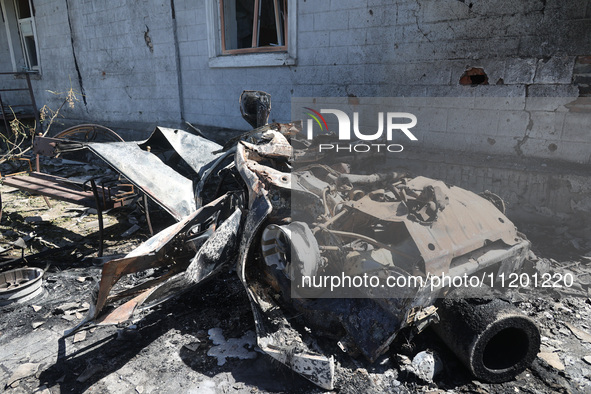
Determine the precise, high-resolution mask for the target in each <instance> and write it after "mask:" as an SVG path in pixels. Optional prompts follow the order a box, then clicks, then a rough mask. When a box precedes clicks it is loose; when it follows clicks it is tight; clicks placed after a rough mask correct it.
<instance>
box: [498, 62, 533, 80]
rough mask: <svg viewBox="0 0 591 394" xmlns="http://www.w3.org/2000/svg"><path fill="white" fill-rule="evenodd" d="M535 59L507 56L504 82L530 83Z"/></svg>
mask: <svg viewBox="0 0 591 394" xmlns="http://www.w3.org/2000/svg"><path fill="white" fill-rule="evenodd" d="M536 66H537V60H536V59H532V58H509V59H507V60H506V62H505V76H504V78H503V81H504V83H505V84H530V83H533V81H534V75H535V71H536Z"/></svg>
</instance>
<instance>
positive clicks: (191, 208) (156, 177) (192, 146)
mask: <svg viewBox="0 0 591 394" xmlns="http://www.w3.org/2000/svg"><path fill="white" fill-rule="evenodd" d="M87 146H88V148H89V149H90V150H92V151H93V152H94V153H96V155H98V156H99V157H100V158H101V159H103V160H104V161H105V162H107V163H108V164H109V165H111V166H112V167H113V168H114V169H115V170H116V171H118V172H119V173H121V174H122V175H123V176H125V177H126V178H127V179H129V181H130V182H131V183H133V184H134V185H135V186H137V187H138V188H139V189H140V190H142V191H143V192H144V193H146V194H147V195H148V196H150V197H151V198H152V199H153V200H154V201H155V202H156V203H157V204H158V205H160V206H161V207H162V208H164V209H165V210H166V211H167V212H169V213H170V214H171V215H172V216H173V217H174V218H175V219H176V220H181V219H182V218H184V217H186V216H188V215H190V214H191V213H193V212H195V210H196V209H197V207H196V204H195V195H194V188H193V182H192V181H191V180H190V179H187V178H186V177H184V176H182V175H181V174H179V173H178V172H177V171H175V170H174V169H173V168H171V167H169V166H168V165H166V164H165V163H163V162H162V161H161V160H160V159H159V158H158V157H157V156H156V155H155V154H153V153H151V152H149V149H148V147H150V149H154V148H172V149H174V150H175V151H176V152H177V153H178V154H179V156H181V158H182V159H183V160H184V161H185V162H186V163H187V164H188V165H189V166H190V167H191V168H192V169H193V170H194V171H195V173H196V175H197V174H200V172H201V171H202V170H203V168H204V166H205V165H207V164H209V163H210V162H211V161H213V160H214V159H215V158H216V157H217V156H218V155H217V154H214V153H212V152H214V151H216V150H219V149H220V148H221V146H220V145H218V144H216V143H215V142H212V141H209V140H206V139H205V138H202V137H199V136H197V135H193V134H190V133H188V132H186V131H183V130H177V129H169V128H166V127H157V128H156V129H155V130H154V132H153V133H152V135H151V136H150V138H148V139H147V140H145V141H132V142H108V143H105V142H102V143H98V142H91V143H88V144H87Z"/></svg>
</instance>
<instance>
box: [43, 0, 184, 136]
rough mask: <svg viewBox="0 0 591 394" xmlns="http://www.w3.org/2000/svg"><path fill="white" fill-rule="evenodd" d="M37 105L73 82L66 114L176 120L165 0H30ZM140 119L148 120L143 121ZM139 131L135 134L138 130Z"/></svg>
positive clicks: (101, 119) (116, 121)
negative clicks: (38, 63)
mask: <svg viewBox="0 0 591 394" xmlns="http://www.w3.org/2000/svg"><path fill="white" fill-rule="evenodd" d="M34 5H35V10H36V15H35V16H36V24H37V32H38V39H39V51H40V53H39V57H40V61H41V65H42V73H41V79H40V80H39V81H35V83H34V84H33V85H34V88H35V94H36V97H37V102H38V103H40V106H41V105H43V104H47V105H48V106H49V107H51V108H53V109H55V108H57V107H58V106H59V103H60V102H61V99H60V98H59V97H57V96H56V95H53V94H51V93H50V92H48V90H51V91H54V92H67V90H68V89H69V88H70V87H72V88H73V89H74V90H75V91H76V92H78V93H82V95H78V97H79V99H80V101H79V102H78V103H76V106H75V108H74V109H73V110H71V109H68V112H67V117H68V118H69V120H70V121H72V120H74V121H76V120H80V121H81V122H82V121H83V122H88V121H91V122H93V123H106V124H111V125H119V126H121V125H126V124H137V125H139V126H138V127H140V128H142V129H144V128H145V129H146V130H150V129H151V128H153V126H154V125H156V124H172V123H174V124H178V123H179V121H180V109H179V108H180V105H179V93H178V82H177V81H178V79H177V75H178V72H177V67H176V63H175V49H174V46H175V42H174V36H173V30H172V25H171V7H170V2H169V1H157V2H149V3H144V2H136V1H131V0H127V1H113V0H99V1H92V2H90V1H84V2H79V1H73V0H35V1H34ZM146 125H147V126H146ZM140 138H141V137H140Z"/></svg>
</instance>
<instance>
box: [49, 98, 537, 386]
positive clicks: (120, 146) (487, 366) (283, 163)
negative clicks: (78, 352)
mask: <svg viewBox="0 0 591 394" xmlns="http://www.w3.org/2000/svg"><path fill="white" fill-rule="evenodd" d="M241 109H242V112H243V116H244V117H245V119H246V120H247V121H249V123H250V124H251V125H253V127H255V129H254V130H253V131H252V132H249V133H247V134H245V135H243V136H242V137H241V138H240V139H237V140H236V141H230V142H229V143H228V144H227V145H226V146H224V147H221V146H219V145H218V144H216V143H214V142H212V141H209V140H207V139H206V138H203V137H201V136H198V135H195V134H190V133H187V132H184V131H182V130H174V129H166V128H157V129H156V131H155V132H154V133H153V134H152V136H151V137H150V138H149V139H148V140H146V141H143V142H112V143H111V142H109V143H87V144H85V147H86V148H88V149H90V150H91V151H93V152H94V153H96V154H97V155H98V156H99V157H101V158H102V159H103V160H104V161H106V162H107V163H108V164H109V165H111V166H112V167H113V168H114V169H115V170H117V171H118V172H119V173H121V174H122V175H123V176H125V177H126V178H127V179H128V180H129V181H130V182H132V183H133V184H135V186H137V187H138V188H139V189H140V190H142V191H143V192H144V193H145V194H147V195H148V196H149V197H150V198H151V199H152V200H153V201H154V202H156V203H158V204H159V205H160V206H161V207H162V208H163V209H165V210H166V211H167V212H169V213H170V214H171V215H172V216H173V217H174V218H175V219H176V220H177V223H175V224H174V225H172V226H170V227H168V228H166V229H164V230H163V231H161V232H159V233H157V234H156V235H154V236H153V237H152V238H150V239H149V240H148V241H146V242H145V243H143V244H142V245H140V246H139V247H138V248H137V249H135V250H134V251H132V252H131V253H129V254H128V255H127V256H125V257H124V258H119V259H113V260H111V261H108V262H106V263H105V264H104V267H103V270H102V275H101V278H100V283H99V284H98V286H97V288H96V290H95V292H94V293H93V295H92V297H93V300H92V302H91V304H92V307H91V309H90V311H89V314H88V316H87V317H86V318H85V319H84V321H83V322H82V323H80V324H79V325H78V326H77V327H75V328H73V329H72V330H70V331H69V332H67V333H66V335H71V334H73V333H74V332H76V331H78V330H81V329H85V328H88V327H91V326H95V325H107V324H118V323H122V322H125V321H127V320H129V319H131V318H132V317H133V316H134V313H137V312H138V311H141V310H144V309H146V308H150V307H151V306H154V305H156V304H158V303H161V302H163V301H165V300H167V299H169V298H171V297H175V296H178V295H179V294H181V293H183V292H185V291H187V290H189V289H191V288H193V287H194V286H196V285H199V284H200V283H203V282H204V281H205V280H208V279H210V278H212V277H214V276H215V274H216V273H218V272H220V271H221V270H223V269H229V268H231V267H235V269H236V272H237V274H238V276H239V278H240V280H241V282H242V284H243V285H244V287H245V289H246V292H247V294H248V296H249V299H250V303H251V306H252V311H253V314H254V318H255V323H256V332H257V343H258V346H259V347H260V349H261V350H262V351H263V352H265V353H266V354H268V355H270V356H271V357H273V358H274V359H276V360H278V361H280V362H281V363H283V364H285V365H287V366H288V367H289V368H291V369H292V370H294V371H295V372H297V373H299V374H301V375H302V376H304V377H305V378H307V379H309V380H310V381H312V382H314V383H315V384H317V385H319V386H320V387H323V388H325V389H332V388H333V385H334V369H335V362H334V357H333V356H331V355H330V354H328V352H326V351H325V350H323V349H322V348H321V347H320V346H319V345H318V342H317V341H316V340H315V339H316V338H318V337H321V336H323V337H327V338H329V339H330V340H333V341H334V343H337V344H338V346H339V347H340V348H341V349H342V351H344V352H346V353H349V354H350V355H351V356H353V357H361V358H365V359H366V360H368V362H374V361H375V360H376V359H377V358H378V357H379V356H381V355H382V354H384V353H386V352H387V351H388V349H389V347H390V345H391V344H392V342H393V341H394V339H395V338H396V336H397V335H398V334H399V333H400V332H401V330H407V331H408V332H411V333H419V332H421V331H422V330H424V329H425V328H426V327H427V326H432V327H433V328H435V329H436V331H437V332H438V334H439V335H440V336H441V338H443V340H444V341H445V342H446V343H447V344H448V346H449V347H450V348H451V349H452V350H453V351H454V352H455V353H456V354H457V355H458V357H459V358H460V359H461V360H462V361H463V362H464V363H465V365H466V366H467V367H468V368H469V369H470V371H471V372H472V373H473V374H474V375H475V376H476V377H477V378H480V379H483V380H486V381H491V382H500V381H506V380H509V379H512V378H514V377H515V376H516V375H517V374H518V373H520V372H521V371H523V370H524V369H525V368H527V366H528V365H529V364H530V363H531V362H532V361H533V359H534V358H535V357H536V354H537V352H538V350H539V344H540V335H539V332H538V329H537V327H536V326H535V324H534V323H533V322H532V321H531V320H530V319H529V318H527V317H526V316H524V315H522V314H520V313H519V312H518V311H517V310H516V309H515V308H513V307H512V306H511V305H510V304H509V303H507V302H504V301H501V300H499V299H496V298H493V297H490V291H488V290H482V289H480V290H479V293H477V294H476V295H475V294H474V293H473V292H472V293H469V294H466V291H461V290H453V291H452V289H451V287H450V286H446V285H445V283H442V282H438V284H437V285H435V286H434V285H433V280H431V281H429V280H428V279H429V278H435V277H437V278H440V277H442V276H445V275H447V276H448V277H464V278H468V277H473V276H475V275H476V276H478V277H480V278H493V279H491V281H490V284H494V283H493V282H494V278H496V276H497V275H499V274H502V273H504V272H513V271H516V270H519V268H520V266H521V264H522V262H523V261H524V259H525V257H526V255H527V252H528V250H529V242H528V241H527V240H526V239H525V238H524V237H523V236H522V235H521V234H519V233H518V232H517V230H516V229H515V226H514V225H513V224H512V223H511V221H509V219H508V218H507V217H506V216H505V215H504V213H503V212H502V211H503V209H504V207H503V203H502V200H500V199H499V198H498V197H496V196H494V195H493V194H490V193H487V194H485V195H484V196H478V195H476V194H474V193H472V192H469V191H467V190H464V189H461V188H458V187H454V186H448V185H446V184H445V183H443V182H441V181H436V180H431V179H428V178H424V177H416V178H410V177H407V176H405V175H404V174H399V173H393V172H390V173H381V174H372V175H363V174H353V173H351V171H350V169H349V168H348V166H347V165H344V164H342V163H332V164H330V165H327V164H326V163H325V164H317V163H314V162H312V161H310V160H308V159H307V156H306V155H307V152H309V151H310V149H309V148H310V142H307V141H301V140H298V138H297V135H298V132H299V131H300V127H299V125H298V124H297V123H290V124H278V123H274V124H266V121H267V118H268V114H269V111H270V98H269V96H268V95H266V94H265V93H264V92H250V91H249V92H244V93H243V95H242V97H241ZM311 144H314V142H312V143H311ZM55 149H57V150H60V149H63V150H67V149H68V144H67V143H64V144H63V145H62V146H60V144H57V145H56V146H55ZM294 158H295V160H294ZM155 174H158V176H157V177H155V176H154V175H155ZM149 269H151V271H150V272H152V274H151V275H150V276H149V277H147V278H146V279H145V280H144V281H143V282H142V283H139V284H137V285H136V286H134V287H133V288H127V289H124V290H118V287H117V282H118V281H119V280H120V279H121V278H122V277H123V276H125V275H129V274H135V273H138V272H142V271H146V270H149ZM368 274H370V275H371V276H372V278H376V279H375V281H376V283H377V285H376V286H373V285H372V286H359V287H355V288H354V289H352V288H350V287H349V288H346V287H343V286H339V289H337V290H335V288H334V286H332V287H333V288H330V289H329V288H328V287H327V286H326V284H327V283H330V284H334V283H333V281H334V279H330V281H327V280H326V278H345V277H347V278H360V277H363V276H364V275H366V276H367V275H368ZM410 277H413V278H415V280H414V282H413V283H412V285H406V286H401V287H396V288H395V289H394V290H393V288H392V287H388V286H382V284H384V283H386V282H385V281H386V280H393V281H396V280H397V279H398V278H405V279H408V278H410ZM392 278H393V279H392ZM416 278H422V279H424V280H417V279H416ZM319 283H323V284H324V285H318V284H319ZM374 284H375V283H374ZM343 289H345V290H343ZM484 289H488V288H487V287H486V286H485V287H484ZM483 294H485V295H486V294H488V296H483Z"/></svg>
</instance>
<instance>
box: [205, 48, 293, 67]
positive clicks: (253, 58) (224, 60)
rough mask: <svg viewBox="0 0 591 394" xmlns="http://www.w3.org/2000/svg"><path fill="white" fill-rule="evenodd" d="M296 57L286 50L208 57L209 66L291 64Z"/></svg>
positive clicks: (271, 65)
mask: <svg viewBox="0 0 591 394" xmlns="http://www.w3.org/2000/svg"><path fill="white" fill-rule="evenodd" d="M295 64H296V59H295V58H293V57H291V56H290V54H289V53H288V52H267V53H249V54H238V55H219V56H216V57H211V58H209V67H211V68H232V67H273V66H292V65H295Z"/></svg>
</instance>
